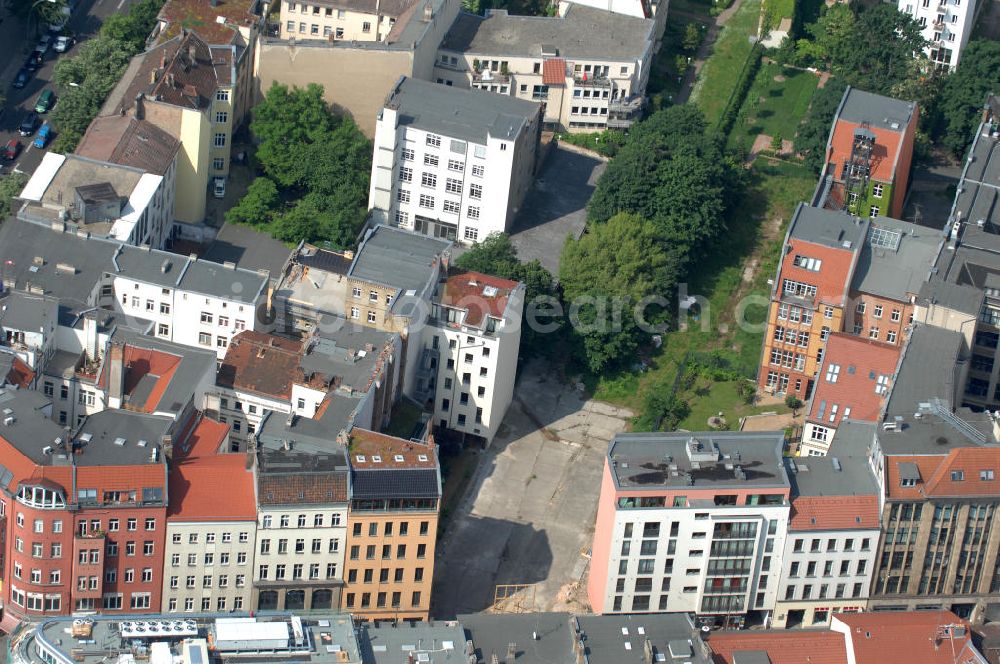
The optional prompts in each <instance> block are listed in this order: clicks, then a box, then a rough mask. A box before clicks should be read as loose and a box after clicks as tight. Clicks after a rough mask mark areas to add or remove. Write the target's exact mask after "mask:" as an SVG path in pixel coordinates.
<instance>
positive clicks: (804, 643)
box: [708, 630, 847, 664]
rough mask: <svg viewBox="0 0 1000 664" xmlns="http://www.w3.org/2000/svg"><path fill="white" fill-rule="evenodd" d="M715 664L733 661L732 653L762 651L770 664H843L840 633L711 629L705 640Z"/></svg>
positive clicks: (842, 642) (844, 654)
mask: <svg viewBox="0 0 1000 664" xmlns="http://www.w3.org/2000/svg"><path fill="white" fill-rule="evenodd" d="M708 647H709V648H710V649H711V650H712V653H713V656H712V661H713V662H715V664H733V663H734V662H735V661H736V660H735V655H736V653H740V652H746V651H754V650H758V651H759V650H762V651H764V652H766V653H767V656H768V657H769V658H770V661H771V664H806V663H808V664H847V647H846V645H845V641H844V636H843V635H842V634H838V633H836V632H831V631H827V630H823V631H817V632H801V631H774V632H747V631H739V632H715V633H713V634H712V635H711V636H710V637H709V639H708Z"/></svg>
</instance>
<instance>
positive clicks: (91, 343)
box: [83, 311, 99, 362]
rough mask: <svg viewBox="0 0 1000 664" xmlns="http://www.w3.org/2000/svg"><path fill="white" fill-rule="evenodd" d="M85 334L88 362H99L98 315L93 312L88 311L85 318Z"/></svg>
mask: <svg viewBox="0 0 1000 664" xmlns="http://www.w3.org/2000/svg"><path fill="white" fill-rule="evenodd" d="M83 334H84V343H86V346H85V348H84V350H85V351H86V353H87V361H88V362H97V360H98V359H99V358H98V357H97V353H98V349H97V314H96V313H94V312H93V311H88V312H87V313H86V314H84V316H83Z"/></svg>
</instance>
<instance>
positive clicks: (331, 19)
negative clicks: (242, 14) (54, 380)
mask: <svg viewBox="0 0 1000 664" xmlns="http://www.w3.org/2000/svg"><path fill="white" fill-rule="evenodd" d="M414 4H415V1H414V0H393V1H392V2H381V1H378V2H376V1H375V0H371V2H361V3H358V2H342V1H338V0H333V1H331V0H315V1H314V2H290V1H289V0H283V1H282V3H281V27H280V32H279V36H280V38H281V39H295V40H303V39H323V40H326V41H334V40H347V41H357V42H382V41H385V40H386V39H388V37H389V34H390V33H391V32H392V29H393V27H395V25H396V21H398V20H399V19H400V17H401V16H403V14H404V13H406V11H407V10H409V9H410V8H411V7H412V6H413V5H414Z"/></svg>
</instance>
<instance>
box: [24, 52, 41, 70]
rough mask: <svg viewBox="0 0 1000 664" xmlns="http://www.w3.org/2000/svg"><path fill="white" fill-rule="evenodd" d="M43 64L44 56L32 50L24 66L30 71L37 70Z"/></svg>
mask: <svg viewBox="0 0 1000 664" xmlns="http://www.w3.org/2000/svg"><path fill="white" fill-rule="evenodd" d="M41 66H42V56H41V55H40V54H39V53H38V51H32V52H31V53H29V54H28V59H27V60H25V61H24V68H25V69H27V70H28V71H35V70H36V69H38V68H39V67H41Z"/></svg>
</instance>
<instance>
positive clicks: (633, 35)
mask: <svg viewBox="0 0 1000 664" xmlns="http://www.w3.org/2000/svg"><path fill="white" fill-rule="evenodd" d="M665 13H666V12H664V14H665ZM658 30H659V28H658V22H654V21H653V20H651V19H649V18H637V17H634V16H630V15H627V14H624V13H617V12H612V11H607V9H606V8H605V7H603V6H602V7H601V8H599V9H598V8H593V7H588V6H584V5H580V4H576V3H569V4H568V6H566V7H565V10H564V11H563V12H561V15H560V16H553V17H542V16H511V15H510V14H508V13H507V11H506V10H503V9H494V10H490V11H489V13H487V15H486V16H477V15H473V14H467V13H462V14H459V16H458V18H457V19H456V20H455V23H454V25H452V26H451V29H450V30H449V31H448V34H447V36H446V37H445V38H444V41H442V42H441V46H440V48H439V49H438V56H437V60H436V62H435V66H434V73H433V76H434V80H435V81H437V82H438V83H442V84H444V85H450V86H457V87H463V88H470V87H471V88H478V89H481V90H488V91H490V92H495V93H497V94H500V95H504V96H512V97H516V98H518V99H523V100H530V101H535V102H540V103H541V104H542V122H543V123H544V124H545V128H546V129H550V130H554V131H571V132H586V131H602V130H604V129H626V128H628V127H629V126H631V125H632V123H633V122H635V121H636V120H638V119H639V117H640V116H641V114H642V110H643V108H644V106H645V94H646V84H647V82H648V81H649V69H650V66H651V63H652V58H653V56H654V54H655V52H656V49H655V46H656V43H657V40H658V37H657V34H658ZM660 34H662V33H660Z"/></svg>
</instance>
